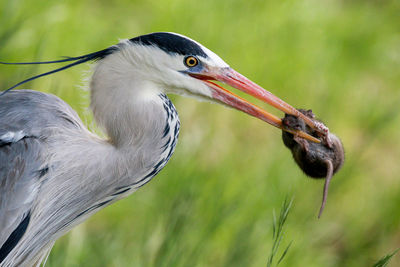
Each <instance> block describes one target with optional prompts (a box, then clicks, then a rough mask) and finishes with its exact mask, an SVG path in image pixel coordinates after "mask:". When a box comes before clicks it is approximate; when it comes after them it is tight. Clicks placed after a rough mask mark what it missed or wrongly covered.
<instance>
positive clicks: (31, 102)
mask: <svg viewBox="0 0 400 267" xmlns="http://www.w3.org/2000/svg"><path fill="white" fill-rule="evenodd" d="M91 60H97V64H96V67H95V68H94V72H93V75H92V77H91V82H90V92H91V109H92V111H93V115H94V119H95V120H96V122H97V124H98V125H99V126H101V127H102V129H103V130H104V131H105V133H106V134H107V136H108V138H107V139H102V138H100V137H98V136H96V135H95V134H93V133H91V132H90V131H89V130H88V129H87V128H86V127H85V125H84V124H83V123H82V121H81V120H80V118H79V117H78V115H77V114H76V112H75V111H74V110H73V109H72V108H71V107H70V106H69V105H68V104H66V103H65V102H64V101H62V100H61V99H59V98H58V97H56V96H54V95H51V94H45V93H41V92H37V91H31V90H14V91H10V92H7V93H3V94H2V95H0V118H1V119H0V266H34V265H36V266H38V265H40V264H41V263H43V262H44V261H45V259H46V257H47V255H48V254H49V252H50V250H51V248H52V246H53V244H54V242H55V241H56V240H57V239H58V238H59V237H60V236H62V235H63V234H65V233H66V232H68V231H69V230H71V229H72V228H73V227H74V226H76V225H77V224H79V223H81V222H83V221H84V220H85V219H87V218H88V217H90V216H91V215H93V214H94V213H95V212H97V211H99V210H100V209H102V208H104V207H106V206H108V205H110V204H112V203H114V202H115V201H117V200H119V199H122V198H124V197H126V196H128V195H129V194H131V193H132V192H134V191H135V190H137V189H138V188H140V187H141V186H143V185H145V184H146V183H148V182H149V181H150V180H151V179H152V178H153V177H154V176H155V175H156V174H157V173H158V172H159V171H160V170H161V169H162V168H163V167H164V166H165V165H166V163H167V162H168V160H169V159H170V157H171V155H172V153H173V152H174V149H175V146H176V143H177V139H178V135H179V127H180V123H179V118H178V114H177V111H176V109H175V107H174V105H173V104H172V103H171V101H170V100H169V99H168V97H167V96H166V94H168V93H175V94H180V95H186V96H192V97H195V98H198V99H201V100H208V101H210V102H215V103H220V104H224V105H227V106H231V107H233V108H236V109H239V110H241V111H244V112H246V113H248V114H250V115H252V116H255V117H258V118H260V119H262V120H264V121H266V122H268V123H270V124H272V125H274V126H277V127H281V125H280V123H281V122H280V120H279V119H277V118H276V117H274V116H273V115H271V114H268V113H267V112H265V111H263V110H262V109H260V108H258V107H256V106H254V105H252V104H251V103H249V102H247V101H246V100H244V99H242V98H240V97H238V96H236V95H234V94H233V93H231V92H229V91H227V90H226V89H224V88H222V87H220V86H218V85H216V84H214V83H212V82H210V80H219V81H221V82H224V83H227V84H229V85H231V86H233V87H236V88H238V89H240V90H242V91H245V92H246V93H249V94H252V95H254V96H255V97H258V98H260V99H262V100H264V101H266V102H268V103H269V104H271V105H273V106H275V107H278V108H279V109H281V110H283V111H285V112H286V113H290V112H292V113H291V114H294V115H298V112H297V111H296V110H295V109H293V108H291V107H290V106H289V105H287V104H286V103H284V102H283V101H281V100H279V99H278V98H276V97H275V96H273V95H272V94H270V93H269V92H267V91H264V89H262V88H261V87H258V86H257V85H256V84H254V83H252V82H251V81H249V80H247V79H246V78H245V77H244V76H241V75H240V74H238V73H236V72H235V71H233V70H232V69H231V68H230V67H229V66H228V65H227V64H226V63H225V62H224V61H223V60H222V59H221V58H219V57H218V56H217V55H215V54H214V53H213V52H211V51H210V50H208V49H207V48H205V47H204V46H202V45H200V44H199V43H197V42H195V41H193V40H191V39H189V38H187V37H184V36H181V35H178V34H174V33H153V34H149V35H144V36H140V37H136V38H133V39H130V40H123V41H121V42H120V43H119V44H117V45H115V46H112V47H110V48H107V49H105V50H102V51H99V52H95V53H92V54H88V55H85V56H81V57H76V58H67V59H64V60H59V61H54V62H69V61H72V62H73V63H71V64H69V65H67V66H66V67H62V68H60V69H57V70H56V71H58V70H62V69H65V68H68V67H71V66H74V65H77V64H81V63H84V62H87V61H91ZM54 62H42V63H54ZM36 63H37V64H40V62H36ZM56 71H52V72H49V73H53V72H56ZM44 75H45V74H44ZM40 76H43V74H42V75H39V76H36V77H40ZM36 77H34V78H36ZM28 80H30V79H28ZM20 84H21V83H20ZM288 110H292V111H288ZM296 112H297V113H296ZM299 116H301V115H299ZM306 123H307V121H306ZM314 127H315V126H314ZM299 133H300V134H301V132H299Z"/></svg>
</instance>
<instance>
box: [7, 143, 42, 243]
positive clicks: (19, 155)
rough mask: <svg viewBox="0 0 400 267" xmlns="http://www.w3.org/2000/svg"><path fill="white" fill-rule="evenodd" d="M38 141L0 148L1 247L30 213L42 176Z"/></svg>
mask: <svg viewBox="0 0 400 267" xmlns="http://www.w3.org/2000/svg"><path fill="white" fill-rule="evenodd" d="M41 151H42V145H41V143H40V141H39V140H38V139H37V138H32V137H31V138H22V139H21V140H19V141H17V142H13V143H8V144H6V145H2V146H0V247H2V246H3V244H4V243H5V242H6V241H7V239H8V238H9V236H10V235H11V233H12V232H13V231H14V230H15V229H16V228H17V227H18V225H19V224H20V223H21V221H22V220H23V219H24V218H25V216H26V215H27V214H28V213H29V212H30V210H31V208H32V204H33V201H34V200H35V198H36V196H37V193H38V190H39V187H40V179H41V177H42V176H43V175H44V173H45V172H44V171H43V166H42V164H43V162H42V158H41V155H40V154H41Z"/></svg>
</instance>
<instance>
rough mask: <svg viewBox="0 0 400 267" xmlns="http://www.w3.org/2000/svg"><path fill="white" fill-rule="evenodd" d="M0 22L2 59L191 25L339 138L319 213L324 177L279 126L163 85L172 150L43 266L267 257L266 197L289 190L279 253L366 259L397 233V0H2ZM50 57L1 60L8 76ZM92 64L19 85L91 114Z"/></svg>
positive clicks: (332, 261)
mask: <svg viewBox="0 0 400 267" xmlns="http://www.w3.org/2000/svg"><path fill="white" fill-rule="evenodd" d="M0 25H1V27H0V59H1V60H2V61H27V60H49V59H57V58H60V57H61V56H75V55H81V54H85V53H89V52H93V51H97V50H100V49H103V48H105V47H108V46H110V45H112V44H114V43H116V42H117V41H118V38H131V37H134V36H137V35H140V34H145V33H149V32H154V31H173V32H178V33H181V34H184V35H187V36H190V37H192V38H193V39H195V40H197V41H199V42H201V43H202V44H204V45H205V46H207V47H208V48H210V49H211V50H213V51H214V52H216V53H217V54H219V55H220V56H221V57H222V58H223V59H225V60H226V61H227V62H228V63H229V64H230V65H231V66H232V67H233V68H235V69H236V70H238V71H239V72H241V73H242V74H244V75H246V76H248V77H249V78H251V79H252V80H254V81H255V82H257V83H258V84H260V85H262V86H263V87H265V88H266V89H268V90H271V91H272V92H273V93H275V94H276V95H278V96H279V97H281V98H283V99H284V100H286V101H287V102H288V103H290V104H292V105H293V106H295V107H303V108H312V109H313V111H314V112H315V113H316V114H317V115H318V116H319V117H321V118H322V119H323V120H324V121H325V122H326V124H327V125H328V126H329V127H330V128H331V130H332V131H333V132H334V133H336V134H337V135H338V136H340V137H341V139H342V141H343V144H344V146H345V149H346V163H345V165H344V167H343V169H342V170H341V171H340V172H339V173H338V174H337V175H336V176H335V177H334V178H333V181H332V184H331V188H330V192H329V197H328V203H327V207H326V209H325V212H324V214H323V216H322V218H321V219H319V220H318V219H317V213H318V209H319V206H320V203H321V197H322V187H323V181H316V180H311V179H307V178H306V177H305V176H304V175H303V174H302V173H301V171H300V170H299V169H298V167H297V166H296V165H295V163H294V162H293V160H292V158H291V154H290V151H289V150H287V149H286V148H285V147H284V146H283V144H282V142H281V137H280V132H279V131H278V130H277V129H274V128H272V127H271V126H269V125H267V124H265V123H263V122H261V121H259V120H257V119H255V118H252V117H249V116H247V115H245V114H242V113H240V112H237V111H234V110H230V109H225V108H223V107H221V106H217V105H212V104H209V103H199V102H197V101H195V100H192V99H186V98H182V97H175V96H172V99H173V101H174V103H175V105H176V107H177V109H178V112H179V114H180V118H181V122H182V128H181V135H180V140H179V143H178V146H177V148H176V152H175V155H174V156H173V157H172V159H171V161H170V163H169V164H168V165H167V167H166V168H165V169H164V170H163V171H162V172H161V173H160V174H159V175H158V176H157V177H156V178H154V179H153V181H152V182H150V183H149V184H148V185H146V186H145V187H144V188H142V189H140V190H139V191H138V192H136V193H134V194H133V195H132V196H130V197H129V198H127V199H125V200H123V201H120V202H118V203H116V204H114V205H112V206H110V207H109V208H106V209H105V210H103V211H101V212H99V213H98V214H96V215H95V216H93V217H92V218H91V219H90V220H88V221H87V222H85V223H84V224H82V225H80V226H79V227H77V228H76V229H74V230H73V231H72V232H70V233H69V234H68V235H66V236H65V237H63V238H62V239H60V240H59V241H58V242H57V243H56V245H55V247H54V249H53V251H52V253H51V255H50V257H49V261H48V265H49V266H230V267H231V266H265V265H266V263H267V260H268V256H269V251H270V248H271V247H272V243H273V239H272V231H271V227H270V226H271V224H272V221H273V217H272V210H273V209H274V208H275V209H277V208H279V206H280V204H281V203H282V201H283V199H284V198H285V196H287V195H289V196H291V195H293V196H294V201H293V206H292V209H291V214H290V216H289V218H288V220H287V222H286V226H285V227H286V228H285V229H286V231H285V239H286V240H293V244H292V245H291V247H290V250H289V252H288V253H287V255H286V256H285V259H284V260H283V261H282V262H281V263H280V265H279V266H324V267H331V266H355V267H358V266H372V265H373V264H374V262H376V261H377V260H378V259H379V258H381V256H382V255H385V254H387V253H389V252H390V251H394V250H395V249H396V248H398V247H400V164H399V163H400V142H399V137H400V133H399V132H400V116H399V113H400V90H399V89H400V2H399V1H398V0H386V1H384V0H382V1H372V0H369V1H359V0H352V1H342V0H328V1H318V0H285V1H272V0H257V1H238V0H233V1H227V0H226V1H214V0H202V1H182V0H161V1H160V0H150V1H139V0H134V1H132V0H119V1H112V0H107V1H105V0H97V1H94V0H91V1H82V0H70V1H48V0H35V1H27V0H12V1H11V0H0ZM52 67H54V66H0V85H1V88H3V89H5V88H7V87H9V86H11V85H13V84H15V83H16V82H18V81H20V80H22V79H24V78H26V77H28V76H30V75H33V74H37V73H40V72H43V71H46V70H50V69H51V68H52ZM89 69H90V68H89V67H88V66H87V65H85V66H78V67H75V68H73V69H70V70H68V71H65V72H62V73H58V74H55V75H53V76H48V77H46V78H41V79H39V80H36V81H34V82H31V83H29V84H27V85H25V86H24V87H23V88H33V89H36V90H41V91H46V92H50V93H54V94H56V95H58V96H60V97H61V98H63V99H64V100H65V101H66V102H68V103H69V104H70V105H71V106H72V107H73V108H74V109H76V110H77V111H78V112H79V114H80V115H81V117H82V119H83V121H84V122H85V123H86V124H87V125H88V127H89V128H91V129H92V128H94V127H93V122H92V117H91V115H90V112H89V111H88V109H87V107H88V93H87V92H85V91H84V90H82V85H84V84H85V82H83V80H84V77H86V76H88V74H87V72H88V70H89ZM264 106H265V105H264ZM267 109H268V110H270V111H273V109H271V108H269V107H267ZM279 115H280V116H282V115H283V114H279ZM105 156H106V155H105ZM391 264H392V266H400V258H399V256H397V255H396V256H394V257H393V259H392V262H391Z"/></svg>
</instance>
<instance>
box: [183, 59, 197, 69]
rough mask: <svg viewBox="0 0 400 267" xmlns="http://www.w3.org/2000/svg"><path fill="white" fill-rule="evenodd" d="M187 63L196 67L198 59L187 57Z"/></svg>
mask: <svg viewBox="0 0 400 267" xmlns="http://www.w3.org/2000/svg"><path fill="white" fill-rule="evenodd" d="M185 64H186V66H188V67H194V66H196V65H197V59H196V58H195V57H187V58H186V59H185Z"/></svg>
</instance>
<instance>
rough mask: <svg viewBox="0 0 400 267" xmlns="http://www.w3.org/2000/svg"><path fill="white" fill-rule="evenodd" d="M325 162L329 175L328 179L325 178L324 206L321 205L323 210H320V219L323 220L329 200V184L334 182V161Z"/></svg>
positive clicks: (327, 175)
mask: <svg viewBox="0 0 400 267" xmlns="http://www.w3.org/2000/svg"><path fill="white" fill-rule="evenodd" d="M325 162H326V167H327V174H326V178H325V184H324V191H323V195H322V204H321V208H320V209H319V214H318V219H319V218H321V215H322V212H323V211H324V208H325V204H326V200H327V198H328V190H329V184H330V182H331V180H332V175H333V165H332V161H330V160H326V161H325Z"/></svg>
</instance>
